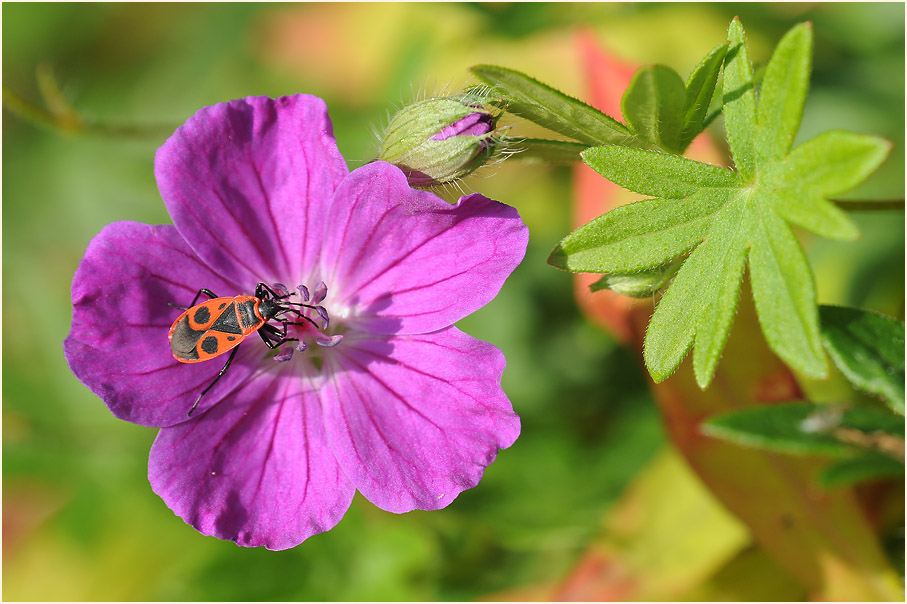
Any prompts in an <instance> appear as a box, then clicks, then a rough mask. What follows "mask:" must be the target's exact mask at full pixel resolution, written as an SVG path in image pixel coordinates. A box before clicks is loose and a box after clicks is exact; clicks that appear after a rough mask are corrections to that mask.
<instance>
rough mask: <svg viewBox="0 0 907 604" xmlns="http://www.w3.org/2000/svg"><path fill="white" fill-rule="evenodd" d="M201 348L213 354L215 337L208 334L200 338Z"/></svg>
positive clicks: (215, 350) (215, 343)
mask: <svg viewBox="0 0 907 604" xmlns="http://www.w3.org/2000/svg"><path fill="white" fill-rule="evenodd" d="M202 350H203V351H204V352H205V353H207V354H214V353H215V352H217V338H215V337H214V336H208V337H207V338H205V339H204V340H202Z"/></svg>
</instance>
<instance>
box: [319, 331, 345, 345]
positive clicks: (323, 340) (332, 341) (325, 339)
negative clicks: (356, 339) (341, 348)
mask: <svg viewBox="0 0 907 604" xmlns="http://www.w3.org/2000/svg"><path fill="white" fill-rule="evenodd" d="M342 339H343V334H339V333H338V334H336V335H333V336H321V337H320V338H315V343H316V344H318V345H319V346H323V347H324V348H333V347H334V346H336V345H337V344H339V343H340V340H342Z"/></svg>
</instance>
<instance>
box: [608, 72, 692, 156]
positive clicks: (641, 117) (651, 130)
mask: <svg viewBox="0 0 907 604" xmlns="http://www.w3.org/2000/svg"><path fill="white" fill-rule="evenodd" d="M685 101H686V89H685V88H684V85H683V80H682V79H680V76H679V75H677V72H676V71H674V70H673V69H671V68H670V67H665V66H664V65H653V66H651V67H643V68H642V69H640V70H639V71H637V72H636V73H635V74H634V75H633V80H632V81H631V82H630V85H629V86H628V87H627V90H626V91H625V92H624V95H623V98H622V99H621V102H620V108H621V111H622V112H623V114H624V119H626V120H627V125H628V126H630V128H631V129H632V130H633V131H634V132H636V134H637V135H638V136H639V137H640V138H642V139H644V140H647V141H649V142H651V143H652V144H653V145H655V146H656V147H658V148H660V149H664V150H665V151H670V152H672V153H681V152H683V147H681V146H680V131H681V129H682V128H683V125H684V124H683V109H684V102H685Z"/></svg>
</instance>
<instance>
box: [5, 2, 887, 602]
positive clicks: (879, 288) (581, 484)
mask: <svg viewBox="0 0 907 604" xmlns="http://www.w3.org/2000/svg"><path fill="white" fill-rule="evenodd" d="M734 15H740V17H741V19H742V21H743V24H744V26H745V27H746V29H747V33H748V36H749V44H750V51H751V56H753V58H754V60H756V61H757V63H758V62H760V61H762V62H764V61H765V60H766V59H767V57H768V53H769V52H770V50H771V48H772V46H773V45H774V44H775V43H776V42H777V40H778V39H779V38H780V36H781V35H782V34H783V33H784V31H786V30H787V29H788V28H789V27H791V26H792V25H793V24H795V23H797V22H800V21H804V20H812V21H813V22H814V23H815V33H816V57H815V63H814V74H813V79H812V87H811V93H810V96H809V98H808V101H807V106H806V113H805V117H804V123H803V128H802V132H801V138H804V139H805V138H808V137H812V136H814V135H815V134H817V133H818V132H821V131H824V130H827V129H831V128H845V129H850V130H856V131H862V132H868V133H875V134H880V135H882V136H885V137H887V138H889V139H891V140H893V141H894V143H895V151H894V152H893V154H892V156H891V158H890V159H889V161H888V163H887V164H886V166H884V167H883V169H882V170H881V171H880V172H879V173H878V174H877V175H876V176H874V177H873V178H872V179H870V181H869V182H868V183H867V184H866V185H864V187H862V188H861V190H860V191H857V192H855V193H854V196H855V197H863V198H888V199H903V196H904V171H903V167H904V152H903V149H904V5H902V4H802V5H801V4H771V5H767V4H741V5H734V4H715V5H702V4H613V5H612V4H546V3H540V4H507V3H501V4H498V3H495V4H481V3H465V4H363V5H356V4H300V5H283V4H179V5H177V4H103V5H97V4H41V3H4V4H3V6H2V17H3V19H2V33H3V42H2V44H3V55H2V60H3V85H4V89H5V90H6V89H7V88H9V89H11V90H14V91H16V92H17V93H18V94H20V95H21V96H22V97H24V98H25V99H28V100H30V101H31V102H33V103H35V104H37V105H40V104H41V102H40V98H41V94H40V91H39V87H38V83H37V80H36V68H37V66H38V65H46V66H49V67H50V68H51V69H52V71H53V73H54V74H55V76H56V81H57V82H59V84H60V86H61V88H62V91H63V93H64V95H65V97H66V98H67V99H69V101H70V102H71V103H72V105H73V107H74V108H75V109H76V110H77V111H78V113H79V114H80V115H81V116H83V117H85V118H88V119H93V120H97V121H98V122H100V123H105V124H115V125H123V126H130V127H135V128H137V129H138V130H140V132H138V133H133V134H123V135H98V134H67V133H63V132H59V131H54V130H52V129H48V128H42V127H36V126H35V125H34V124H31V123H27V122H26V121H23V120H21V119H20V118H19V117H17V116H16V115H14V114H13V113H11V112H9V111H7V110H4V113H3V166H2V167H3V184H2V186H3V190H2V193H3V250H2V251H3V290H4V292H5V294H4V306H3V308H4V310H3V353H4V354H3V512H4V513H3V571H4V572H3V579H4V580H3V598H4V599H6V600H136V599H138V600H257V599H263V600H297V599H298V600H361V599H366V600H385V599H393V600H471V599H478V598H498V597H512V596H513V595H514V594H518V596H516V597H518V598H519V599H532V598H533V597H534V595H535V594H537V593H540V592H534V591H533V585H541V584H548V583H551V582H556V581H558V580H559V579H560V578H561V577H563V576H564V574H565V573H566V572H567V571H568V570H570V569H571V568H573V566H574V565H575V564H576V563H577V561H578V560H579V559H580V556H581V554H582V552H583V551H584V549H585V548H586V547H587V546H588V545H589V544H590V543H592V542H594V541H595V539H597V538H598V536H600V535H601V532H602V530H603V526H604V525H605V524H606V523H607V522H608V518H609V511H610V510H612V509H613V507H614V506H615V502H616V501H617V500H618V497H619V496H620V495H621V493H622V492H624V491H625V489H626V488H627V486H628V484H631V481H634V480H635V481H636V482H634V483H633V484H636V485H637V487H639V484H643V487H644V486H645V480H646V478H645V476H646V473H650V472H656V474H651V475H659V476H660V475H661V474H657V472H662V473H665V472H667V473H668V474H670V475H671V476H673V477H674V478H672V480H674V479H676V480H680V481H681V482H683V481H687V482H684V484H688V485H693V483H692V482H690V481H692V480H694V479H692V478H688V477H685V476H686V475H685V474H683V472H684V471H685V470H683V468H682V465H679V464H675V465H678V467H677V468H674V465H672V464H671V462H670V458H664V457H663V456H660V453H659V452H661V451H663V450H664V448H665V437H664V435H663V430H662V427H661V424H660V419H659V417H658V413H657V411H656V409H655V407H654V405H653V403H652V400H651V397H650V395H649V393H648V390H647V385H646V384H647V378H646V377H645V376H643V375H642V374H641V373H640V372H639V370H638V365H637V363H636V360H635V358H634V353H633V352H631V351H627V350H624V349H622V348H621V347H620V346H618V345H617V344H616V343H615V342H614V341H613V340H612V339H611V338H610V337H609V336H607V335H606V334H604V333H602V332H601V331H599V330H598V329H596V328H595V327H593V326H592V325H591V324H590V323H588V322H587V321H586V320H584V319H583V318H582V317H581V316H580V315H579V313H578V311H577V310H576V307H575V303H574V300H573V296H572V284H571V278H570V276H569V275H567V274H564V273H560V272H558V271H555V270H554V269H551V268H550V267H548V266H547V265H546V264H545V258H546V257H547V254H548V252H549V251H550V249H551V248H552V247H553V246H554V244H555V243H556V242H557V241H558V240H559V239H560V238H561V237H563V236H564V235H565V234H566V233H567V232H568V231H569V230H570V225H569V215H570V203H571V171H570V169H569V168H566V167H545V166H532V167H531V168H530V167H528V166H526V165H521V164H519V163H518V162H508V163H507V164H504V165H500V166H497V167H493V168H491V169H490V170H486V171H481V172H479V173H478V174H477V175H475V176H474V177H472V178H470V179H469V180H467V181H466V183H464V186H465V187H466V188H467V190H478V191H481V192H483V193H484V194H485V195H487V196H489V197H493V198H495V199H498V200H501V201H503V202H505V203H509V204H511V205H514V206H516V207H517V208H518V209H519V211H520V213H521V214H522V216H523V218H524V220H525V222H526V223H527V225H528V226H529V228H530V232H531V241H530V247H529V251H528V254H527V257H526V260H525V262H524V263H523V265H522V266H521V267H520V268H519V269H518V270H517V271H516V272H515V273H514V275H513V276H512V278H511V279H510V280H509V281H508V282H507V284H506V286H505V287H504V289H503V291H502V292H501V294H500V295H499V296H498V298H497V299H496V300H495V301H494V302H493V303H492V304H490V305H489V306H487V307H486V308H484V309H482V310H481V311H479V312H477V313H476V314H475V315H473V316H470V317H469V318H467V319H465V320H464V321H462V323H461V327H462V328H463V329H465V330H466V331H467V332H469V333H471V334H472V335H474V336H476V337H479V338H481V339H483V340H487V341H489V342H492V343H494V344H495V345H497V346H499V347H500V348H501V349H502V350H503V351H504V353H505V354H506V356H507V361H508V368H507V371H506V372H505V374H504V388H505V390H506V391H507V392H508V394H509V396H510V397H511V400H512V402H513V404H514V407H515V409H516V410H517V412H518V413H519V414H520V416H521V417H522V420H523V433H522V436H521V437H520V439H519V440H518V441H517V443H516V444H515V445H514V446H513V447H512V448H511V449H509V450H506V451H504V452H502V453H501V454H500V455H499V457H498V460H497V461H496V462H495V463H494V464H493V465H492V466H491V467H490V468H489V469H488V471H487V472H486V475H485V479H484V480H483V481H482V482H481V483H480V485H479V486H478V487H477V488H475V489H473V490H471V491H467V492H465V493H463V494H462V495H461V496H460V497H459V498H458V499H457V501H456V502H455V503H454V504H452V505H451V506H449V507H448V508H446V509H445V510H442V511H437V512H430V513H427V512H412V513H409V514H405V515H401V516H398V515H394V514H390V513H386V512H383V511H381V510H379V509H377V508H375V507H374V506H372V505H371V504H370V503H368V502H367V501H366V500H364V499H363V498H362V497H360V496H358V495H357V497H356V500H355V501H354V502H353V505H352V508H351V509H350V511H349V512H348V513H347V514H346V516H345V517H344V519H343V521H342V522H341V523H340V524H339V525H338V526H337V527H336V528H335V529H333V530H331V531H330V532H328V533H325V534H322V535H318V536H315V537H313V538H311V539H309V540H308V541H307V542H305V543H304V544H303V545H301V546H300V547H297V548H295V549H293V550H289V551H283V552H269V551H266V550H247V549H243V548H239V547H237V546H236V545H234V544H233V543H230V542H221V541H218V540H216V539H214V538H209V537H204V536H201V535H199V534H198V533H196V532H195V530H194V529H192V528H191V527H189V526H188V525H186V524H184V523H183V522H182V520H180V519H179V518H177V517H175V516H174V515H173V514H172V513H171V512H170V511H169V510H168V509H167V507H166V506H165V505H164V504H163V502H162V501H161V500H160V499H159V498H158V497H157V496H155V495H154V494H153V493H152V492H151V489H150V487H149V485H148V482H147V479H146V463H147V456H148V450H149V448H150V446H151V442H152V441H153V439H154V436H155V430H154V429H150V428H143V427H140V426H135V425H132V424H128V423H125V422H121V421H119V420H117V419H115V418H114V417H113V416H112V415H111V414H110V413H109V412H108V411H107V409H106V407H105V406H104V404H103V403H102V402H101V401H100V400H99V399H97V398H96V397H95V396H94V395H92V394H91V393H90V392H89V391H88V390H87V389H86V388H85V387H83V386H82V385H81V384H80V383H79V382H78V381H77V380H76V379H75V378H74V377H73V376H72V374H71V373H70V372H69V371H68V368H67V366H66V363H65V361H64V360H63V355H62V349H61V343H62V341H63V339H64V338H65V336H66V334H67V333H68V331H69V322H70V318H71V306H70V303H69V286H70V281H71V279H72V275H73V272H74V270H75V267H76V265H77V263H78V261H79V259H80V258H81V256H82V254H83V252H84V249H85V246H86V245H87V243H88V241H89V240H90V238H91V237H93V236H94V235H95V234H96V233H97V232H98V231H99V230H100V229H101V227H102V226H103V225H105V224H107V223H109V222H112V221H115V220H136V221H142V222H146V223H165V222H168V221H169V218H168V216H167V214H166V212H165V210H164V206H163V204H162V203H161V201H160V198H159V195H158V192H157V189H156V186H155V182H154V177H153V172H152V159H153V154H154V151H155V149H156V148H157V147H158V146H159V145H160V144H161V143H162V142H163V140H164V139H165V138H166V137H167V135H168V134H169V133H170V132H172V131H173V129H175V128H176V127H177V126H178V125H180V124H181V123H182V122H183V121H184V120H185V119H186V118H187V117H189V116H190V115H191V114H192V113H194V112H195V111H196V110H197V109H198V108H200V107H201V106H204V105H210V104H213V103H216V102H219V101H224V100H229V99H233V98H239V97H243V96H248V95H257V94H265V95H271V96H278V95H282V94H291V93H295V92H307V93H311V94H315V95H318V96H321V97H322V98H324V99H325V100H326V101H327V103H328V107H329V109H330V112H331V117H332V120H333V123H334V131H335V135H336V137H337V140H338V144H339V146H340V150H341V152H342V153H343V154H344V157H346V158H347V160H348V161H349V163H350V165H351V167H357V166H359V165H362V164H363V163H364V162H366V161H368V160H369V159H371V158H372V156H373V154H374V153H375V150H376V149H377V137H376V135H375V131H380V129H381V128H382V127H383V126H384V124H385V123H386V122H387V119H388V113H392V112H393V111H394V110H395V109H396V108H398V107H399V106H400V105H401V104H402V103H405V102H407V101H410V100H414V99H418V98H422V97H425V96H428V95H431V94H434V93H437V92H439V91H441V90H443V89H445V88H446V89H448V90H452V91H456V90H458V89H459V88H460V87H462V86H463V85H464V84H466V83H469V82H470V80H469V77H468V73H467V68H468V67H469V66H470V65H473V64H477V63H495V64H500V65H505V66H509V67H512V68H515V69H519V70H522V71H526V72H528V73H530V74H532V75H534V76H535V77H537V78H539V79H541V80H542V81H545V82H547V83H550V84H552V85H554V86H556V87H558V88H560V89H562V90H564V91H565V92H567V93H569V94H572V95H575V96H580V97H581V96H583V95H584V83H583V80H582V77H583V74H582V73H581V71H580V69H579V66H578V55H577V50H576V47H575V36H576V33H577V32H578V31H579V30H581V29H582V30H586V31H589V32H591V33H592V34H593V35H594V36H595V37H596V38H597V39H598V40H599V41H600V43H601V44H602V45H603V47H605V48H607V49H608V50H609V51H610V52H612V53H613V54H615V55H616V56H617V57H619V58H620V59H622V60H624V61H626V62H629V63H639V64H647V63H663V64H667V65H669V66H671V67H673V68H675V69H677V70H678V71H679V72H680V73H682V74H687V73H689V72H690V70H691V69H692V68H693V66H694V65H695V63H696V62H697V61H698V60H699V58H700V57H702V56H703V55H704V54H705V53H706V52H707V51H708V50H709V49H710V48H712V47H713V46H715V45H716V44H718V43H720V42H721V41H723V40H724V35H725V30H726V28H727V24H728V22H729V21H730V20H731V18H732V17H733V16H734ZM857 218H858V221H859V222H860V224H861V227H862V229H863V232H864V238H863V239H862V240H861V241H860V242H858V243H856V244H853V245H849V246H847V245H842V244H838V243H833V242H827V241H813V242H811V243H812V245H811V247H810V248H809V253H810V259H811V261H812V262H813V266H814V268H815V269H816V271H817V280H818V284H819V296H820V301H821V302H823V303H847V304H851V305H857V306H864V307H868V308H873V309H875V310H878V311H881V312H885V313H887V314H890V315H894V316H897V317H898V318H903V310H904V216H903V213H902V212H894V213H884V212H882V213H874V214H869V213H864V214H858V215H857ZM39 307H40V308H39ZM665 459H668V461H665ZM653 460H655V461H653ZM652 464H654V465H652ZM647 468H648V469H647ZM653 468H654V470H653ZM678 477H679V478H678ZM652 480H654V479H652ZM665 480H667V479H665ZM640 481H641V482H640ZM643 487H639V488H637V489H636V490H635V491H633V493H634V494H633V496H632V497H630V498H629V499H628V503H627V505H626V506H624V511H625V512H626V510H627V509H631V510H632V509H633V508H632V506H634V505H637V506H640V509H647V506H648V505H654V503H653V502H646V501H645V494H644V493H645V489H644V488H643ZM698 488H699V487H696V486H695V485H694V486H689V489H691V490H690V491H689V493H691V495H690V498H691V499H690V501H691V502H693V503H695V505H701V506H704V507H702V509H703V510H706V511H709V512H711V511H714V509H716V508H715V507H714V506H715V504H714V502H712V501H711V500H708V495H707V494H706V493H704V492H702V493H700V492H699V491H698V490H696V489H698ZM684 492H686V491H684ZM640 493H643V494H642V495H641V494H640ZM640 500H642V502H641V503H640ZM693 503H691V505H693ZM627 506H629V507H627ZM709 506H712V507H709ZM694 509H696V508H695V506H694ZM714 513H715V514H718V513H719V512H714ZM722 522H724V521H722ZM663 528H664V530H662V529H661V528H660V529H659V532H658V535H657V537H658V539H661V540H663V541H664V543H665V544H668V545H667V549H668V550H669V551H674V550H672V549H671V546H670V540H671V539H672V531H674V530H676V528H677V527H676V526H674V525H672V524H671V523H667V524H666V525H665V527H663ZM712 528H713V529H714V531H715V532H716V535H717V536H715V537H714V540H715V541H716V542H721V543H727V542H728V535H733V536H734V537H733V539H731V541H734V543H735V544H737V545H735V546H734V547H738V548H739V547H740V544H741V543H743V544H745V542H746V537H745V533H741V532H740V531H741V530H742V529H740V527H739V526H738V525H735V524H734V523H733V520H731V519H728V520H727V521H726V524H721V525H720V526H713V527H712ZM735 531H736V532H735ZM719 533H720V534H719ZM702 538H703V539H709V538H711V537H709V535H706V534H705V533H704V534H703V536H702ZM650 541H652V543H657V540H655V539H651V540H650ZM640 547H642V546H640ZM731 549H733V548H731ZM676 551H682V550H676ZM734 551H736V550H734ZM681 557H682V555H681ZM719 558H720V556H719ZM719 562H720V561H719ZM719 562H715V563H714V565H713V566H712V567H709V568H710V569H712V570H714V571H715V572H716V573H718V572H719V571H720V569H721V566H720V563H719ZM673 565H674V567H678V568H679V569H681V572H682V567H683V565H684V560H683V559H677V560H674V561H673ZM675 570H678V569H677V568H675ZM738 570H739V569H738ZM653 572H656V571H655V570H653ZM658 572H663V569H661V570H658ZM710 572H711V571H710ZM705 575H706V576H705V577H703V580H707V579H708V575H709V573H705ZM723 580H724V581H725V582H726V583H729V584H733V583H734V581H729V580H728V577H726V576H725V577H724V579H723ZM713 584H714V581H713ZM687 587H689V585H687ZM725 587H727V586H725ZM702 589H704V591H703V590H700V591H698V592H696V591H693V592H690V591H689V590H688V591H686V592H678V593H677V594H676V597H677V598H680V597H682V596H683V595H684V594H685V593H686V594H690V593H694V594H698V596H699V597H703V598H705V597H711V596H714V595H715V594H719V595H722V596H724V597H727V596H728V594H731V595H733V594H734V593H735V592H733V591H720V590H719V591H714V590H712V591H709V590H708V589H706V588H702ZM728 589H731V588H730V587H728ZM780 589H781V591H780V592H779V593H778V594H775V595H777V596H778V597H782V598H798V597H802V595H803V594H802V592H801V591H800V590H799V589H798V587H797V586H796V585H793V584H784V583H783V582H782V584H781V588H780ZM716 597H717V596H716Z"/></svg>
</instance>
